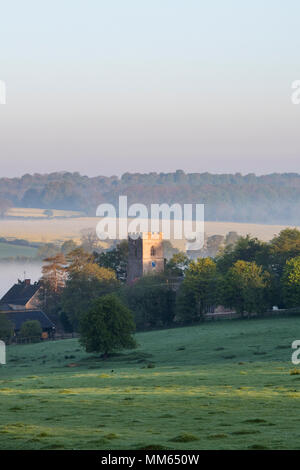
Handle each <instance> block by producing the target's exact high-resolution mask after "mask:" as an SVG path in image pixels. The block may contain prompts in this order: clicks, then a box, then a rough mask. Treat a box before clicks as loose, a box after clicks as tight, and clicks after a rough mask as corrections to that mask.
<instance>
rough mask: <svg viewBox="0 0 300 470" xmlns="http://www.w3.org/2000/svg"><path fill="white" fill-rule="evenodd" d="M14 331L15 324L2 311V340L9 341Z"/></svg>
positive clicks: (0, 324)
mask: <svg viewBox="0 0 300 470" xmlns="http://www.w3.org/2000/svg"><path fill="white" fill-rule="evenodd" d="M13 333H14V326H13V324H12V323H11V322H10V321H9V320H8V318H7V317H6V315H5V314H4V313H1V312H0V340H2V341H9V340H10V339H11V337H12V335H13Z"/></svg>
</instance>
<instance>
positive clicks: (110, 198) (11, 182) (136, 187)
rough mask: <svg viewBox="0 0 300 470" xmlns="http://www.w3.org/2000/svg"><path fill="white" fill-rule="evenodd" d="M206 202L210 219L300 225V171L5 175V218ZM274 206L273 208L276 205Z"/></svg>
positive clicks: (1, 203) (1, 183)
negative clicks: (18, 211) (22, 211)
mask: <svg viewBox="0 0 300 470" xmlns="http://www.w3.org/2000/svg"><path fill="white" fill-rule="evenodd" d="M120 194H124V195H127V196H128V203H129V204H132V203H135V202H139V203H143V204H145V205H146V206H147V207H148V208H150V205H151V204H152V203H162V202H163V203H167V204H170V205H171V204H173V203H181V204H187V203H194V202H195V201H198V202H199V203H203V204H205V208H206V220H211V221H215V220H216V221H228V220H230V221H232V222H234V221H235V222H261V223H274V224H279V223H280V224H295V223H296V224H300V220H299V204H300V175H299V174H297V173H285V174H276V173H274V174H271V175H264V176H256V175H255V174H252V173H251V174H248V175H241V174H240V173H236V174H219V175H215V174H210V173H189V174H186V173H184V172H183V171H182V170H178V171H176V172H173V173H155V172H153V173H147V174H141V173H125V174H124V175H122V176H121V177H120V178H119V177H117V176H111V177H105V176H97V177H91V178H90V177H88V176H82V175H80V174H79V173H68V172H65V173H51V174H46V175H41V174H34V175H29V174H26V175H24V176H22V177H21V178H0V217H2V216H4V214H5V211H6V210H7V209H8V208H9V207H11V206H12V205H13V206H17V207H35V208H42V209H45V210H47V209H48V210H50V209H53V208H55V209H64V210H79V211H82V212H85V213H86V214H87V215H91V216H94V215H95V213H96V208H97V206H98V205H99V204H101V203H103V202H107V203H111V204H114V205H115V206H116V207H117V203H118V198H119V195H120ZM270 207H271V208H272V210H270Z"/></svg>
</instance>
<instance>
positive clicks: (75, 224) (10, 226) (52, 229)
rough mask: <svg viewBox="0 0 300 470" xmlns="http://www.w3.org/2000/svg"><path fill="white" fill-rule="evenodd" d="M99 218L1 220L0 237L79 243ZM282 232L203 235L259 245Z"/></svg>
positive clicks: (267, 228)
mask: <svg viewBox="0 0 300 470" xmlns="http://www.w3.org/2000/svg"><path fill="white" fill-rule="evenodd" d="M99 221H100V218H97V217H78V218H69V219H44V220H42V219H39V220H27V219H25V218H24V220H1V221H0V237H15V238H23V239H26V240H28V241H32V242H44V243H47V242H53V241H55V240H61V241H63V240H69V239H74V240H75V241H78V240H79V239H80V232H81V231H82V230H84V229H91V230H95V229H96V226H97V223H98V222H99ZM284 228H286V226H284V225H262V224H246V223H236V222H205V233H206V235H207V236H211V235H226V234H227V233H228V232H230V231H235V232H237V233H238V234H239V235H247V234H250V235H251V236H254V237H258V238H259V239H261V240H263V241H269V240H271V239H272V238H273V237H274V235H276V234H278V233H279V232H280V231H281V230H283V229H284ZM172 243H174V245H175V246H177V247H178V248H180V249H183V248H184V244H183V242H182V241H179V240H172Z"/></svg>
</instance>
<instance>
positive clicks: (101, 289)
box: [61, 262, 118, 331]
mask: <svg viewBox="0 0 300 470" xmlns="http://www.w3.org/2000/svg"><path fill="white" fill-rule="evenodd" d="M117 287H118V283H117V280H116V276H115V273H114V271H112V270H111V269H107V268H102V267H100V266H98V265H97V264H95V263H91V262H88V263H86V264H85V265H82V266H81V267H80V269H78V268H76V269H74V265H72V267H71V270H69V269H68V279H67V281H66V284H65V288H64V290H63V292H62V295H61V308H62V312H64V314H65V315H66V316H67V318H68V320H69V322H70V323H71V324H72V326H73V328H74V330H75V331H76V330H77V328H78V325H79V320H80V317H81V315H82V314H84V313H85V312H86V311H87V310H88V309H89V308H90V305H91V303H92V302H93V300H95V299H97V298H98V297H101V296H102V295H104V294H108V293H110V292H112V291H113V290H115V289H116V288H117Z"/></svg>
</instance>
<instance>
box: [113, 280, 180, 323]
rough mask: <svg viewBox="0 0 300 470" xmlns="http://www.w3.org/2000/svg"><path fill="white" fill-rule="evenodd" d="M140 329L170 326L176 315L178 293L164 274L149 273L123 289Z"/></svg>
mask: <svg viewBox="0 0 300 470" xmlns="http://www.w3.org/2000/svg"><path fill="white" fill-rule="evenodd" d="M121 296H122V297H121V298H122V299H124V301H125V302H126V304H127V305H128V307H129V308H130V310H131V311H132V313H133V315H134V320H135V323H136V325H137V328H138V329H146V328H154V327H155V328H158V327H162V326H168V325H170V324H171V323H172V322H173V319H174V316H175V299H176V293H175V291H174V289H172V287H171V286H170V285H169V284H168V280H167V279H166V278H165V276H164V275H163V274H149V275H147V276H143V277H142V278H140V279H139V280H137V281H136V282H135V283H134V284H132V285H129V286H126V287H124V288H123V289H122V291H121Z"/></svg>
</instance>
